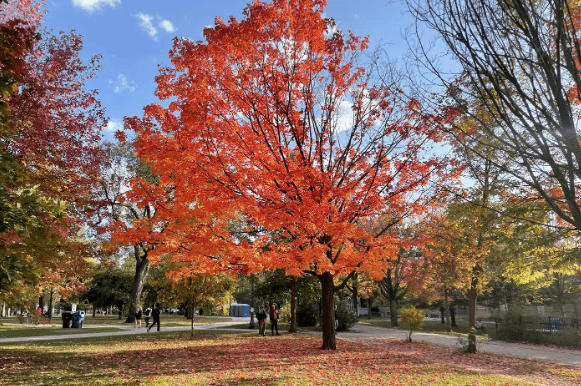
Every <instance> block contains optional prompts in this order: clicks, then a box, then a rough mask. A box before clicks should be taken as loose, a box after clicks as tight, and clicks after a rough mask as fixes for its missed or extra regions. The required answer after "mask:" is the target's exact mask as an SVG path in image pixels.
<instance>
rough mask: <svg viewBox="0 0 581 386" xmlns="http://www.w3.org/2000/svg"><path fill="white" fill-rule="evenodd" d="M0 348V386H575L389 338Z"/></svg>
mask: <svg viewBox="0 0 581 386" xmlns="http://www.w3.org/2000/svg"><path fill="white" fill-rule="evenodd" d="M87 342H90V343H84V344H83V345H82V346H79V345H78V344H75V343H70V344H67V343H61V344H58V345H55V344H54V343H53V344H52V345H49V344H41V343H38V344H35V345H33V346H28V345H12V346H8V345H6V346H0V363H1V364H2V366H1V367H0V384H1V385H18V384H37V385H42V384H59V385H83V386H85V385H99V384H129V385H179V384H183V385H224V386H226V385H273V386H278V385H369V384H376V385H418V386H419V385H422V386H423V385H579V384H581V369H578V368H575V367H571V366H564V365H559V364H556V363H543V362H538V361H531V360H526V359H520V358H516V357H511V356H506V355H497V354H489V353H482V352H479V353H476V354H465V353H464V352H463V351H462V350H460V349H458V348H453V347H443V346H436V345H431V344H428V343H422V342H414V343H408V342H404V341H402V340H396V339H389V338H348V339H347V338H339V339H338V340H337V346H338V349H337V350H336V351H327V350H321V349H320V348H319V347H320V345H321V341H320V339H319V338H316V337H312V336H305V335H284V336H280V337H276V338H274V337H272V338H270V337H269V338H267V339H264V338H259V337H256V336H254V334H252V335H249V334H234V335H232V334H230V335H221V334H219V333H215V334H207V333H206V334H199V335H198V334H197V335H195V336H194V337H193V338H192V337H189V335H188V334H187V333H179V334H178V333H176V334H165V335H162V334H154V335H153V336H147V337H145V338H144V337H141V338H137V337H132V338H126V339H123V340H119V341H117V342H113V341H102V340H98V339H95V340H88V341H87Z"/></svg>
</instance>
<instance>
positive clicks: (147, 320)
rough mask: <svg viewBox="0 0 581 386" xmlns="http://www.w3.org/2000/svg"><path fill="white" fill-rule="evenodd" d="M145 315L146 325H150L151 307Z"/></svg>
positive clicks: (146, 310)
mask: <svg viewBox="0 0 581 386" xmlns="http://www.w3.org/2000/svg"><path fill="white" fill-rule="evenodd" d="M143 315H144V316H145V327H149V318H150V317H151V307H147V308H146V309H145V312H144V313H143Z"/></svg>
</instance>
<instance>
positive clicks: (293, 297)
mask: <svg viewBox="0 0 581 386" xmlns="http://www.w3.org/2000/svg"><path fill="white" fill-rule="evenodd" d="M290 285H291V311H290V312H291V315H290V328H289V330H288V332H289V333H294V332H297V313H296V307H297V278H296V277H293V278H292V279H291V283H290Z"/></svg>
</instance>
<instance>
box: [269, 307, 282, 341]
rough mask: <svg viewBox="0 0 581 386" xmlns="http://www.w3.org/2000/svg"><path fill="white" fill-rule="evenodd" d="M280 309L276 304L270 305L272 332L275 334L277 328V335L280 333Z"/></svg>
mask: <svg viewBox="0 0 581 386" xmlns="http://www.w3.org/2000/svg"><path fill="white" fill-rule="evenodd" d="M278 318H279V316H278V309H277V308H276V304H275V303H272V306H271V307H270V332H271V333H272V335H274V330H276V335H280V334H279V333H278Z"/></svg>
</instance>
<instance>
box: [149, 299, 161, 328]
mask: <svg viewBox="0 0 581 386" xmlns="http://www.w3.org/2000/svg"><path fill="white" fill-rule="evenodd" d="M160 313H161V310H160V309H159V304H156V305H155V307H154V308H153V311H151V317H152V318H153V323H151V326H149V327H148V328H147V332H149V330H151V328H152V327H153V326H155V325H156V324H157V331H159V314H160Z"/></svg>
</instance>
